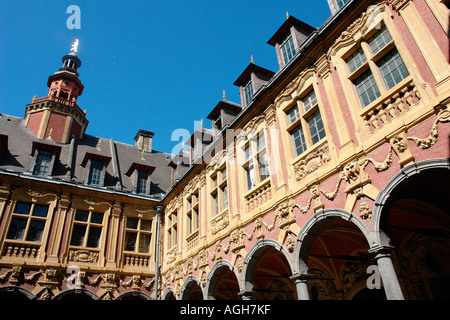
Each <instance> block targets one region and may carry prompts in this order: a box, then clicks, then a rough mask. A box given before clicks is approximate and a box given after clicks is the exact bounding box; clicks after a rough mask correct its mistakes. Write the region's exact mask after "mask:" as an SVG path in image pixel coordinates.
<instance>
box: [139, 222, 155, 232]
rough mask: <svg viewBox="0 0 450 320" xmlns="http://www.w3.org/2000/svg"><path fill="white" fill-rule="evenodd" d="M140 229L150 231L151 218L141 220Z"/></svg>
mask: <svg viewBox="0 0 450 320" xmlns="http://www.w3.org/2000/svg"><path fill="white" fill-rule="evenodd" d="M141 230H144V231H152V220H141Z"/></svg>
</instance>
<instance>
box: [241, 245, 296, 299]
mask: <svg viewBox="0 0 450 320" xmlns="http://www.w3.org/2000/svg"><path fill="white" fill-rule="evenodd" d="M261 257H262V258H263V259H264V260H262V261H265V259H266V258H267V259H270V260H271V259H272V258H275V259H276V260H273V261H274V262H275V261H276V262H277V263H279V264H278V268H281V269H278V270H277V268H276V267H274V268H270V270H268V269H269V268H267V270H265V271H266V272H267V274H263V275H258V276H259V277H261V278H265V279H266V280H271V281H270V283H269V282H267V283H266V285H268V286H269V287H266V288H265V290H266V291H267V290H269V291H270V290H271V288H272V287H274V288H275V287H276V288H283V289H280V290H273V292H275V291H279V292H281V291H284V292H287V291H286V290H288V289H285V288H286V287H287V286H291V287H292V290H290V291H292V292H293V295H296V292H295V284H294V282H293V281H292V280H291V279H290V277H291V275H292V271H293V268H292V258H291V256H290V254H289V252H288V250H287V249H286V248H285V247H284V246H283V245H281V244H280V243H279V242H277V241H275V240H270V239H262V240H259V241H258V242H257V243H256V244H255V245H254V246H253V247H252V249H251V250H250V252H249V253H248V254H247V255H246V257H245V259H244V265H243V270H242V273H241V277H242V279H241V283H242V284H241V290H242V292H241V294H242V295H243V296H246V295H247V294H248V293H252V294H253V293H254V291H255V289H256V290H257V291H264V290H263V288H256V285H255V283H254V277H255V276H256V272H255V271H256V270H257V269H258V267H259V264H261V263H262V261H261ZM283 260H284V261H283ZM280 263H281V264H280ZM283 268H285V270H282V269H283ZM279 270H282V271H285V272H287V273H288V274H278V272H279ZM255 293H257V292H255ZM262 294H264V293H262ZM286 296H288V294H286ZM243 298H244V297H243ZM291 298H292V297H291ZM257 299H279V297H264V298H262V297H260V298H257ZM281 299H284V298H281Z"/></svg>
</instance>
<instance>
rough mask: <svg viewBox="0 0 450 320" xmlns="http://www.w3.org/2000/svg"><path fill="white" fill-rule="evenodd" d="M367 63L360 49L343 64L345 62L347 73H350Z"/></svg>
mask: <svg viewBox="0 0 450 320" xmlns="http://www.w3.org/2000/svg"><path fill="white" fill-rule="evenodd" d="M366 61H367V59H366V56H365V54H364V51H363V50H362V48H359V49H358V50H356V51H355V52H354V53H353V54H352V55H351V56H350V57H348V58H347V59H346V60H345V62H347V67H348V71H350V73H352V72H353V71H355V70H356V69H358V68H359V67H360V66H362V65H363V64H364V63H365V62H366Z"/></svg>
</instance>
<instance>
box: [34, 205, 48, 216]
mask: <svg viewBox="0 0 450 320" xmlns="http://www.w3.org/2000/svg"><path fill="white" fill-rule="evenodd" d="M47 213H48V206H44V205H42V204H35V205H34V210H33V216H35V217H46V216H47Z"/></svg>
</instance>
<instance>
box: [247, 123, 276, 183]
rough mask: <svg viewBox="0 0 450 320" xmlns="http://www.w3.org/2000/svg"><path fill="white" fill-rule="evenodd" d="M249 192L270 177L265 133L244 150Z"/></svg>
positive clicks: (259, 133) (248, 144)
mask: <svg viewBox="0 0 450 320" xmlns="http://www.w3.org/2000/svg"><path fill="white" fill-rule="evenodd" d="M243 169H244V172H245V179H246V185H247V190H250V189H252V188H254V187H255V186H256V185H257V184H258V183H260V182H262V181H263V180H265V179H267V178H268V177H269V176H270V170H269V160H268V156H267V150H266V141H265V136H264V131H263V130H261V131H260V132H258V134H257V136H256V139H254V141H249V142H248V143H247V145H246V146H245V148H244V165H243Z"/></svg>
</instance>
